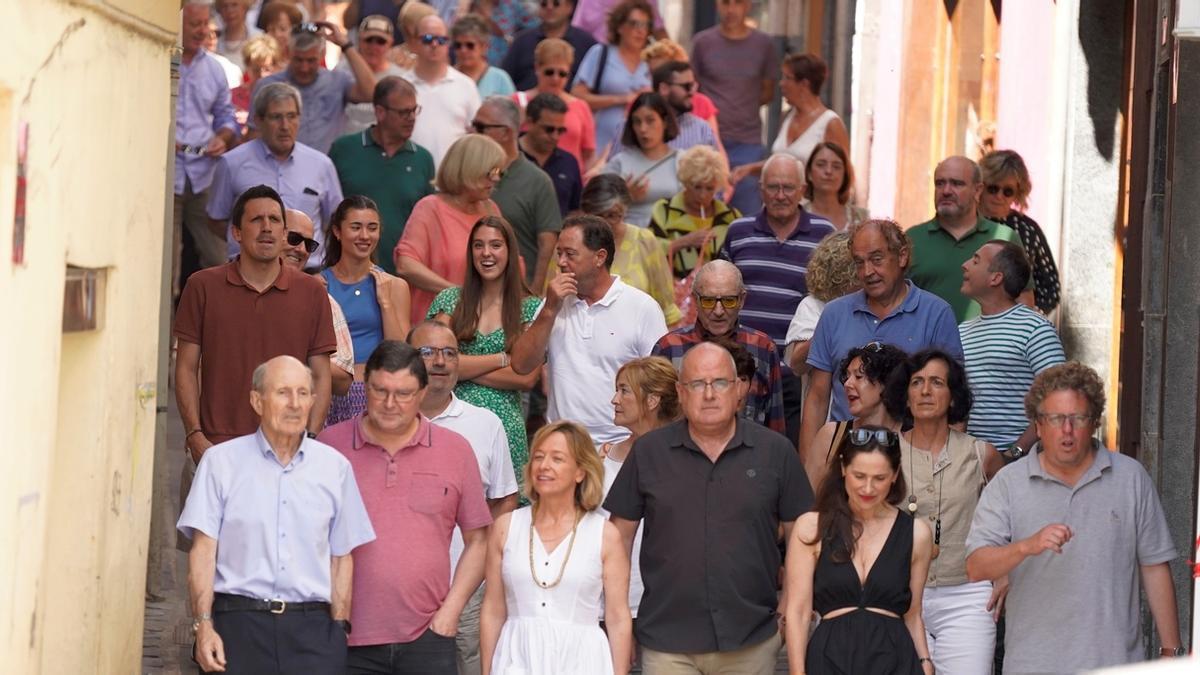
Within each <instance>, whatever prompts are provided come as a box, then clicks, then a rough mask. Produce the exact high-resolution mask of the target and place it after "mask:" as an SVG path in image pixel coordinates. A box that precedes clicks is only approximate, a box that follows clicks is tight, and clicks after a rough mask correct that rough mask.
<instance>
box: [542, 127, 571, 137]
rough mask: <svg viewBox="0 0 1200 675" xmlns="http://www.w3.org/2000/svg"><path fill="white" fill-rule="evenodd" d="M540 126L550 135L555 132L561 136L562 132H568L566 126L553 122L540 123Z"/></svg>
mask: <svg viewBox="0 0 1200 675" xmlns="http://www.w3.org/2000/svg"><path fill="white" fill-rule="evenodd" d="M538 128H540V129H541V130H542V131H544V132H546V133H547V134H548V135H550V136H554V135H555V134H557V135H560V136H561V135H562V134H565V133H567V128H566V127H556V126H554V125H553V124H539V125H538Z"/></svg>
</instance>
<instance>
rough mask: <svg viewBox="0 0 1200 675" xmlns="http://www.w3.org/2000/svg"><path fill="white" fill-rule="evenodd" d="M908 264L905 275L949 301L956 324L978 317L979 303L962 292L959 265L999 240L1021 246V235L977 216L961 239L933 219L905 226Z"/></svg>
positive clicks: (960, 268)
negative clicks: (906, 230)
mask: <svg viewBox="0 0 1200 675" xmlns="http://www.w3.org/2000/svg"><path fill="white" fill-rule="evenodd" d="M908 238H909V239H910V240H911V241H912V263H911V264H910V265H909V268H908V278H910V279H912V280H913V283H915V284H916V285H918V286H920V287H921V288H923V289H925V290H927V291H929V292H930V293H933V294H934V295H936V296H938V297H940V298H942V299H943V300H945V301H946V302H948V303H950V307H951V308H952V309H954V316H955V318H956V319H957V320H958V322H959V323H962V322H963V321H966V320H967V319H973V318H975V317H977V316H979V303H978V302H975V301H974V300H972V299H970V298H968V297H967V296H965V295H963V293H962V290H960V289H961V288H962V276H963V273H962V266H963V263H965V262H967V261H968V260H970V259H971V256H973V255H975V252H976V251H978V250H979V247H981V246H983V245H984V244H986V243H988V242H989V241H992V240H993V239H1000V240H1003V241H1011V242H1013V243H1015V244H1017V245H1018V246H1019V245H1021V237H1020V236H1019V235H1017V233H1016V231H1015V230H1013V229H1012V228H1011V227H1009V226H1007V225H1001V224H1000V223H996V222H992V221H990V220H988V219H986V218H983V217H980V218H979V219H978V220H977V221H976V222H975V229H973V230H971V231H970V232H969V233H967V234H966V235H965V236H964V237H963V238H962V239H955V238H954V235H952V234H950V233H949V232H947V231H946V230H944V229H942V227H941V225H939V224H938V221H937V218H934V219H933V220H930V221H928V222H924V223H921V224H920V225H917V226H915V227H912V228H909V230H908Z"/></svg>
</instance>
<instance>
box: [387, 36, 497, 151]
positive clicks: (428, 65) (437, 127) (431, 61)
mask: <svg viewBox="0 0 1200 675" xmlns="http://www.w3.org/2000/svg"><path fill="white" fill-rule="evenodd" d="M417 38H418V39H417V53H416V56H417V60H416V63H414V64H413V67H412V70H406V71H404V73H403V77H404V79H406V80H408V81H409V82H412V84H413V86H414V87H416V88H417V103H418V104H419V105H420V106H421V115H419V116H418V117H417V123H416V126H415V127H414V128H413V140H414V141H416V142H417V144H418V145H420V146H422V147H424V148H425V149H427V150H429V152H430V153H431V154H432V155H433V164H434V166H435V167H436V166H437V165H438V164H440V163H441V161H442V157H444V156H445V154H446V151H447V150H449V149H450V145H451V144H453V143H454V141H456V140H458V138H459V137H460V136H462V135H463V134H466V133H467V130H468V125H469V124H470V123H471V119H472V118H473V117H474V116H475V111H476V110H478V109H479V103H480V99H479V89H478V87H476V86H475V81H474V80H472V79H471V78H469V77H467V76H466V75H463V74H462V73H460V72H458V71H457V70H455V69H454V68H451V67H450V47H449V44H450V36H449V35H448V34H447V32H446V24H445V22H443V21H442V19H441V18H440V17H437V16H432V15H431V16H427V17H425V18H423V19H421V20H420V21H419V22H418V23H417Z"/></svg>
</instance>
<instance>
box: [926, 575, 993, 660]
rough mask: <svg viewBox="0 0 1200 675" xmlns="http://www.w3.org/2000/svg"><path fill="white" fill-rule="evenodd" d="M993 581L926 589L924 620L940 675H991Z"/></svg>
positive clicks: (931, 652) (930, 647) (931, 653)
mask: <svg viewBox="0 0 1200 675" xmlns="http://www.w3.org/2000/svg"><path fill="white" fill-rule="evenodd" d="M991 597H992V584H991V582H990V581H980V582H977V583H965V584H959V585H957V586H939V587H937V588H926V589H925V595H924V600H923V610H924V611H923V612H922V616H923V617H924V619H925V637H926V639H927V640H928V642H929V651H930V656H931V657H932V658H933V667H934V669H935V670H937V672H938V675H989V673H991V672H992V656H993V652H994V651H995V649H996V622H995V621H992V613H991V612H989V611H987V604H988V600H989V599H990V598H991Z"/></svg>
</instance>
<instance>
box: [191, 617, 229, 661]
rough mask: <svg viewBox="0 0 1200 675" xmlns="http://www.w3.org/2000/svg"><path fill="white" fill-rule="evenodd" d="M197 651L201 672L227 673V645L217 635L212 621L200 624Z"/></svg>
mask: <svg viewBox="0 0 1200 675" xmlns="http://www.w3.org/2000/svg"><path fill="white" fill-rule="evenodd" d="M195 650H196V663H198V664H200V670H202V671H204V672H206V673H223V672H225V643H224V642H222V641H221V636H220V635H217V630H216V629H215V628H213V625H212V621H201V622H200V627H199V628H197V629H196V647H195Z"/></svg>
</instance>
